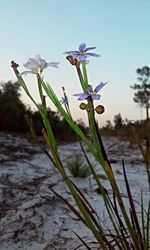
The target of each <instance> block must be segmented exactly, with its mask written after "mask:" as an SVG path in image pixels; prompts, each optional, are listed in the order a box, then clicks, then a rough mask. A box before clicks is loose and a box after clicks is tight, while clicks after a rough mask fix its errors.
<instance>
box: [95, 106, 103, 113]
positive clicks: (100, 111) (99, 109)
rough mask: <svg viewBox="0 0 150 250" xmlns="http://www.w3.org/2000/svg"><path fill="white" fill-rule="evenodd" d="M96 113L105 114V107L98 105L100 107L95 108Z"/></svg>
mask: <svg viewBox="0 0 150 250" xmlns="http://www.w3.org/2000/svg"><path fill="white" fill-rule="evenodd" d="M95 111H96V113H97V114H103V113H104V111H105V108H104V106H102V105H98V106H97V107H96V108H95Z"/></svg>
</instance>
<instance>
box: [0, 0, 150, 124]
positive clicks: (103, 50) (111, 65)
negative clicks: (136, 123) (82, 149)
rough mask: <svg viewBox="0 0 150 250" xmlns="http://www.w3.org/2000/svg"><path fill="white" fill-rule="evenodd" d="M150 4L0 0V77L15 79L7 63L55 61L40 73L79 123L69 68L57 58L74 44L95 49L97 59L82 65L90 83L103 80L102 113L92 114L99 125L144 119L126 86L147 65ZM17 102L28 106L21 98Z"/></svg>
mask: <svg viewBox="0 0 150 250" xmlns="http://www.w3.org/2000/svg"><path fill="white" fill-rule="evenodd" d="M149 11H150V0H126V1H123V0H5V1H3V0H0V34H1V41H0V59H1V60H0V79H1V80H3V81H6V80H10V79H11V80H15V76H14V74H13V72H12V69H11V67H10V62H11V60H15V61H16V62H17V63H19V64H20V66H21V67H20V70H21V71H22V70H24V68H23V67H22V65H23V63H24V62H26V61H27V59H28V58H29V57H34V56H35V55H37V54H40V55H41V57H42V58H44V59H46V60H47V61H48V62H49V61H56V62H57V61H59V62H60V67H59V69H53V68H48V69H46V70H45V80H47V81H48V82H50V83H51V85H52V86H53V87H54V90H55V91H56V93H57V94H58V96H59V97H61V86H62V85H63V86H65V88H66V91H67V93H68V95H69V101H70V106H71V109H72V112H73V113H74V117H75V118H76V119H77V118H82V119H84V120H85V116H86V113H85V112H84V111H80V110H79V109H78V105H79V102H78V101H77V100H76V98H75V97H73V94H74V93H80V92H81V87H80V85H79V81H78V78H77V75H76V72H75V69H74V68H73V67H72V66H71V65H69V63H68V62H67V61H66V59H65V56H64V55H63V54H62V53H63V52H64V51H67V50H74V49H78V46H79V44H80V43H82V42H85V43H86V44H87V46H96V47H97V48H96V50H95V52H96V53H98V54H100V55H101V57H100V58H91V59H90V63H89V64H88V72H89V80H90V83H91V84H93V85H97V84H98V83H99V82H100V81H104V82H106V81H107V82H108V83H109V84H107V86H105V87H104V88H103V90H102V91H101V94H102V98H101V101H100V102H97V104H99V103H100V104H103V105H104V106H105V108H106V111H105V113H104V114H103V115H101V116H98V119H99V122H100V123H101V124H104V122H105V121H106V120H108V119H110V120H112V119H113V117H114V115H115V114H117V113H119V112H120V113H121V114H122V116H123V118H128V119H141V118H144V116H145V113H144V111H142V110H140V109H139V108H138V107H137V105H136V104H135V103H133V101H132V97H133V90H131V89H130V85H132V84H134V83H135V82H136V77H137V76H136V73H135V71H136V69H137V68H138V67H141V66H144V65H148V66H149V58H150V50H149V45H150V14H149ZM26 82H28V84H29V88H30V90H31V93H33V95H34V96H37V89H36V83H35V81H34V77H28V76H27V77H26ZM22 98H23V100H24V101H25V102H26V103H30V102H29V99H28V98H27V97H26V96H25V95H24V94H23V96H22Z"/></svg>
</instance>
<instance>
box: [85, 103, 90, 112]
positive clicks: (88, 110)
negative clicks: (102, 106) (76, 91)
mask: <svg viewBox="0 0 150 250" xmlns="http://www.w3.org/2000/svg"><path fill="white" fill-rule="evenodd" d="M86 111H87V112H90V111H91V106H90V105H89V104H87V105H86Z"/></svg>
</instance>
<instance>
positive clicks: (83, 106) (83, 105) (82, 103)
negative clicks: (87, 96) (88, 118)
mask: <svg viewBox="0 0 150 250" xmlns="http://www.w3.org/2000/svg"><path fill="white" fill-rule="evenodd" d="M86 106H87V104H86V103H84V102H81V103H80V106H79V107H80V109H82V110H85V109H86Z"/></svg>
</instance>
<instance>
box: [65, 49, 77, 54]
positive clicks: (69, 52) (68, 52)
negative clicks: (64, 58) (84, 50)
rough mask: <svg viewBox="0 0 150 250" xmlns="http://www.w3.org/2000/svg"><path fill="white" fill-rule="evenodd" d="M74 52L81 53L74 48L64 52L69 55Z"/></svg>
mask: <svg viewBox="0 0 150 250" xmlns="http://www.w3.org/2000/svg"><path fill="white" fill-rule="evenodd" d="M72 53H78V54H79V51H77V50H73V51H66V52H63V54H67V55H71V54H72Z"/></svg>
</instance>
